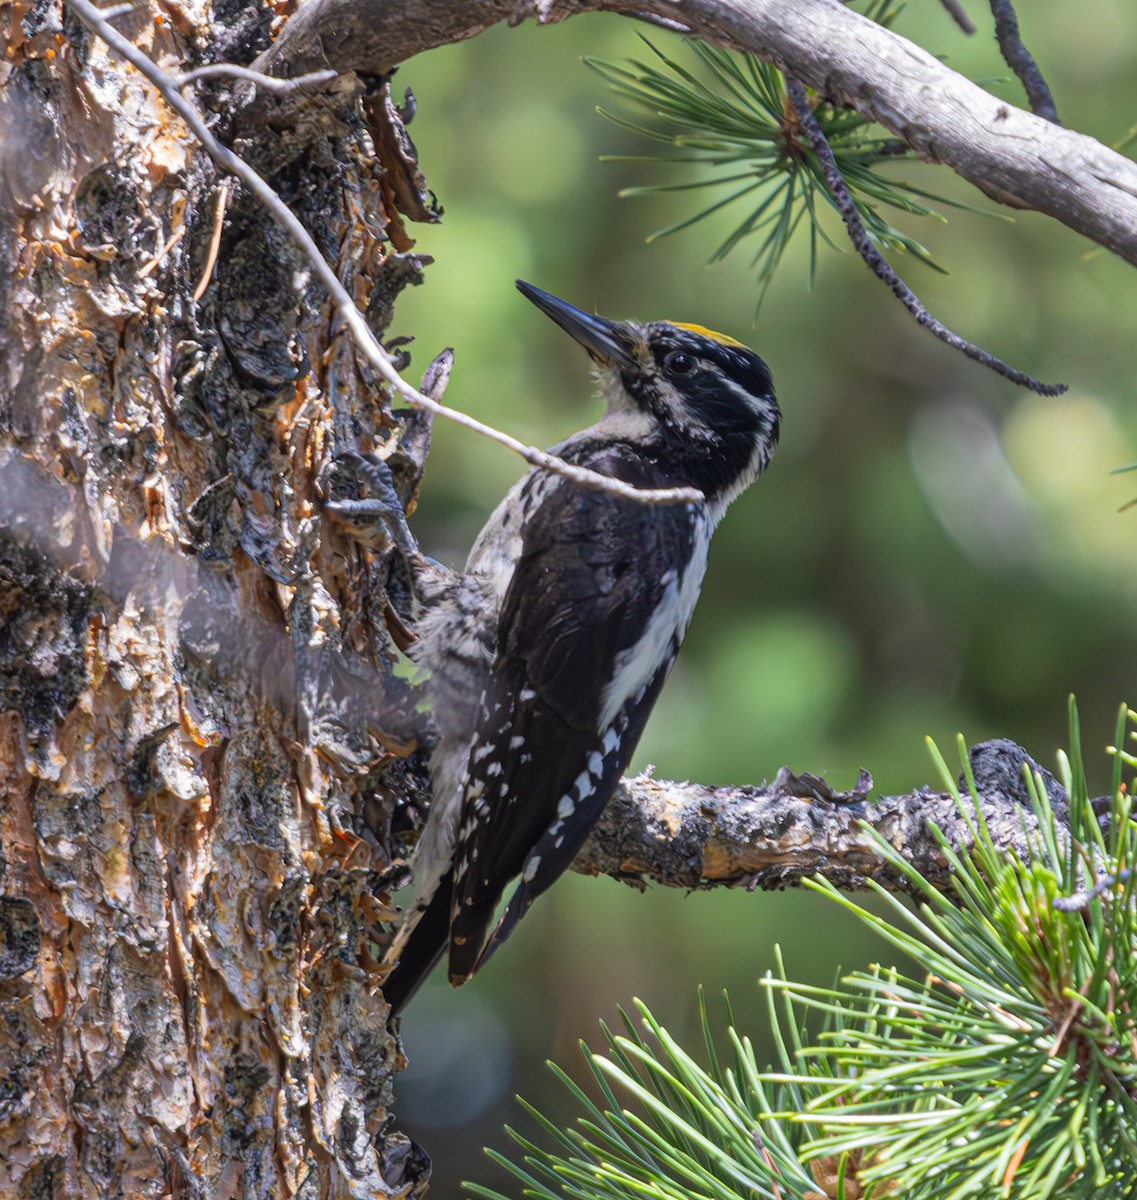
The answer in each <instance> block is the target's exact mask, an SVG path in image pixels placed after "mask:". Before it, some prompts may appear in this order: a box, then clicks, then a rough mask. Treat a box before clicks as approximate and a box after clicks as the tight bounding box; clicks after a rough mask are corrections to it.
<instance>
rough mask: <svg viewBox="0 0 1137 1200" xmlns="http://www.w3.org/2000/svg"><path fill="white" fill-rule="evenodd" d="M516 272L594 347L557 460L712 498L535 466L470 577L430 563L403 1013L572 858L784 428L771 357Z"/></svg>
mask: <svg viewBox="0 0 1137 1200" xmlns="http://www.w3.org/2000/svg"><path fill="white" fill-rule="evenodd" d="M517 286H518V288H519V289H520V290H521V292H522V294H523V295H524V296H526V297H528V299H530V300H531V301H532V302H533V303H534V304H536V305H537V307H538V308H540V309H541V310H542V311H543V312H544V313H546V314H547V315H548V316H550V317H551V318H552V319H553V320H554V321H556V323H557V324H558V325H560V327H561V328H562V329H564V330H565V331H566V332H567V333H569V334H571V335H572V337H574V338H575V339H576V340H577V341H578V342H579V343H580V344H581V345H582V346H583V347H584V348H585V349H586V350H587V351H588V353H589V355H590V356H591V357H592V361H593V363H594V364H595V374H596V377H597V380H598V382H599V386H600V391H601V393H602V395H603V397H604V400H605V401H606V411H605V413H604V415H603V416H602V417H601V419H600V420H599V421H598V422H597V423H596V424H595V425H592V426H590V427H589V428H588V429H585V430H583V431H582V432H580V433H577V434H574V435H573V436H572V437H570V438H569V439H568V440H567V441H564V442H562V443H560V445H558V446H555V447H553V453H555V454H557V455H559V456H560V457H561V458H563V459H565V460H566V461H567V462H570V463H577V464H580V465H581V466H585V467H589V468H591V469H592V470H593V471H597V472H600V473H601V474H604V475H609V476H612V477H614V478H616V479H621V480H624V481H625V482H626V483H629V484H632V485H635V486H636V487H641V488H670V487H682V486H687V487H693V488H697V489H698V490H699V491H700V492H701V493H702V494H703V496H704V497H705V500H704V502H702V503H697V504H695V503H692V504H680V505H648V504H644V503H640V502H638V501H635V500H629V499H624V498H620V497H617V496H614V495H610V494H607V493H605V492H600V491H592V490H586V489H585V488H583V487H581V486H580V485H579V484H578V483H576V482H573V481H572V480H569V479H566V478H565V477H563V476H561V475H557V474H553V473H551V472H549V471H546V470H542V469H539V468H535V469H533V470H531V471H530V472H529V473H528V474H527V475H525V476H524V478H522V479H521V480H520V482H519V483H517V485H516V486H515V487H514V488H513V489H512V490H511V491H510V492H509V494H508V495H507V496H506V497H505V499H504V500H503V501H502V502H501V504H500V505H499V506H498V508H497V510H496V511H495V512H494V514H493V516H491V517H490V519H489V521H488V523H487V524H486V527H485V528H484V529H483V530H482V532H481V535H480V536H479V537H478V540H477V542H476V543H475V544H474V548H473V550H472V551H471V552H470V557H469V560H468V561H467V564H466V570H465V573H464V574H463V575H456V574H454V573H451V572H446V571H444V570H441V569H435V568H432V567H429V566H428V567H427V568H425V569H424V570H423V571H421V572H420V576H419V590H420V595H421V598H422V600H423V603H424V608H425V611H424V614H423V616H422V618H421V620H420V624H419V635H420V640H419V642H418V645H417V647H416V651H417V658H418V661H419V663H420V665H421V666H422V667H423V668H425V669H426V670H427V671H428V672H429V673H430V679H431V685H430V686H431V691H432V693H433V695H432V699H433V706H434V715H435V720H436V722H437V725H438V729H439V742H438V746H437V749H436V750H435V752H434V756H433V759H432V764H431V773H432V781H433V787H432V800H431V808H430V813H429V817H428V819H427V824H426V827H425V829H424V830H423V833H422V836H421V838H420V840H419V844H418V846H417V847H416V850H415V854H414V858H413V861H412V870H413V874H414V883H415V898H414V900H413V902H412V904H411V906H410V908H409V909H408V911H407V913H406V915H405V917H404V919H403V922H402V924H401V926H400V927H399V929H398V930H397V932H396V934H395V938H394V940H393V943H392V945H391V947H390V950H389V951H388V953H387V956H386V963H387V964H388V965H393V964H395V963H397V965H396V966H394V969H393V971H392V973H391V974H390V975H389V976H388V978H387V981H386V983H385V985H384V994H385V996H386V998H387V1000H388V1001H389V1003H390V1004H391V1007H392V1011H393V1012H398V1011H399V1010H400V1009H401V1008H402V1007H403V1006H404V1005H405V1004H406V1002H407V1001H408V1000H409V999H410V998H411V996H412V995H414V993H415V991H416V990H417V988H418V987H419V985H420V984H421V983H422V981H423V980H424V979H425V978H426V976H427V974H428V973H429V972H430V970H431V968H432V967H433V966H434V964H435V963H436V962H437V961H438V959H439V958H440V957H441V956H442V955H443V954H444V953H447V952H448V956H449V975H450V983H451V984H452V985H454V986H457V985H459V984H461V983H464V982H465V981H466V980H467V979H469V978H470V977H471V976H472V975H473V974H474V973H475V972H476V971H477V970H478V969H479V967H481V966H482V965H483V964H484V963H485V962H486V960H487V959H488V958H489V956H490V954H491V953H492V952H493V951H494V950H495V949H496V948H497V947H498V946H499V945H500V944H501V943H502V942H503V941H504V940H505V939H506V938H507V937H508V936H509V934H510V933H511V932H512V930H513V928H514V926H515V925H516V924H517V922H518V921H519V920H520V918H521V917H522V916H523V915H524V914H525V912H526V911H527V910H528V908H529V906H530V905H531V904H532V903H533V901H534V900H535V899H536V897H537V896H539V895H540V894H541V893H542V892H544V891H546V890H547V889H548V888H549V887H550V886H551V885H552V883H553V882H554V880H556V879H557V877H558V876H559V875H561V874H562V872H564V871H565V870H566V869H567V867H568V866H569V864H570V863H571V862H572V860H573V858H574V856H575V855H576V853H577V851H578V850H579V849H580V846H581V844H582V843H583V842H584V840H585V838H586V837H587V836H588V833H589V831H590V830H591V829H592V826H593V825H594V824H595V823H596V820H597V818H598V817H599V816H600V812H601V810H602V809H603V808H604V805H605V804H606V803H607V802H608V799H609V797H610V796H611V795H612V792H613V791H614V789H615V787H616V784H617V783H618V782H619V779H620V777H621V775H622V774H623V772H624V769H625V768H626V767H627V765H628V762H629V761H630V759H631V757H632V753H633V751H634V750H635V747H636V743H637V742H638V741H639V738H640V734H641V733H642V732H643V728H644V725H645V723H646V722H647V718H648V714H649V713H650V712H651V709H652V706H653V705H654V704H655V701H656V698H657V697H658V696H659V693H660V690H661V688H662V687H663V684H664V680H666V678H667V675H668V673H669V672H670V670H671V666H672V664H673V663H674V661H675V656H676V654H677V652H678V650H679V645H680V643H681V642H682V640H683V636H684V634H685V633H686V631H687V626H688V624H689V623H690V620H691V614H692V612H693V611H694V608H695V601H696V600H697V599H698V596H699V589H700V587H701V585H702V582H703V574H704V571H705V570H706V565H707V550H708V548H709V546H710V541H711V534H712V532H713V531H714V529H715V526H716V525H718V523H719V520H720V519H721V517H722V515H723V513H724V512H725V511H726V509H727V506H728V505H729V504H730V503H731V501H732V500H734V499H735V498H736V497H737V496H738V495H739V494H740V493H741V492H743V491H744V490H745V489H746V488H747V487H749V486H750V484H752V483H753V482H754V481H755V480H756V479H757V478H758V476H759V475H760V474H761V473H762V471H763V470H764V469H765V467H766V465H767V463H768V462H769V461H770V457H771V455H772V454H773V453H774V449H775V446H776V445H777V441H778V422H779V411H778V404H777V401H776V400H775V398H774V387H773V383H772V381H771V378H770V372H769V370H768V369H767V367H766V364H765V363H764V362H763V361H762V360H761V359H760V358H759V357H758V355H757V354H755V353H754V352H753V351H752V350H750V349H748V348H747V347H746V346H744V345H742V344H741V343H740V342H736V341H735V340H734V339H733V338H730V337H726V336H725V335H723V334H721V333H714V332H712V331H711V330H709V329H704V328H703V327H702V326H699V325H684V324H677V323H674V322H670V321H654V322H651V323H650V324H640V323H638V322H635V321H626V322H625V321H612V320H608V319H606V318H604V317H599V316H594V315H592V314H591V313H587V312H584V311H583V310H581V309H579V308H576V307H574V306H573V305H571V304H568V303H566V302H565V301H564V300H558V299H557V298H556V297H555V296H551V295H549V293H548V292H543V291H541V290H540V289H539V288H535V287H533V286H531V285H530V284H527V283H521V282H518V285H517ZM514 880H516V888H515V890H514V892H513V894H512V897H511V899H510V901H509V903H508V905H507V907H506V909H505V911H504V913H503V915H502V916H501V918H500V919H499V920H498V921H497V923H496V925H494V927H493V929H492V932H491V929H490V926H491V923H492V922H493V917H494V913H495V911H496V909H497V906H498V903H499V901H500V900H501V897H502V895H503V894H504V892H505V890H506V888H507V887H508V886H509V884H510V883H511V882H512V881H514Z"/></svg>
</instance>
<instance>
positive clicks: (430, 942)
mask: <svg viewBox="0 0 1137 1200" xmlns="http://www.w3.org/2000/svg"><path fill="white" fill-rule="evenodd" d="M451 890H452V887H451V877H450V873H449V872H447V873H446V874H445V875H444V876H443V877H442V881H441V883H440V884H439V886H438V890H437V891H436V892H435V893H434V896H433V897H432V898H431V901H430V903H429V904H428V905H427V907H426V911H425V912H424V913H423V914H422V916H421V917H420V918H419V922H418V924H417V925H416V926H415V927H414V931H413V932H412V933H411V936H410V937H409V938H408V939H407V944H406V946H404V947H403V953H402V955H401V956H400V958H399V962H398V965H397V966H396V967H395V969H394V970H393V971H392V972H391V974H390V975H388V976H387V982H386V983H384V984H383V997H384V999H385V1000H386V1001H387V1003H388V1004H389V1005H390V1006H391V1016H393V1017H395V1016H398V1014H399V1013H401V1012H402V1011H403V1008H404V1007H405V1006H406V1005H407V1004H408V1003H409V1001H410V1000H411V998H412V997H413V996H414V994H415V992H417V991H418V990H419V988H420V987H421V986H422V985H423V983H424V982H425V980H426V977H427V976H428V975H429V974H430V972H431V971H432V970H433V969H434V966H435V964H436V963H437V962H438V960H439V959H440V958H441V957H442V954H443V952H444V951H445V949H446V946H447V944H448V943H449V941H450V895H451Z"/></svg>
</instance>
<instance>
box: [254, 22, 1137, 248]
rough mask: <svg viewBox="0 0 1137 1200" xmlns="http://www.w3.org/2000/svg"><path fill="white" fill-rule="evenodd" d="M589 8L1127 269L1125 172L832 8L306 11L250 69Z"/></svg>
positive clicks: (347, 63)
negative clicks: (677, 41) (673, 31)
mask: <svg viewBox="0 0 1137 1200" xmlns="http://www.w3.org/2000/svg"><path fill="white" fill-rule="evenodd" d="M596 11H605V12H619V13H624V14H626V15H628V16H632V17H637V18H641V19H648V20H651V19H653V18H657V19H664V20H674V21H678V22H680V23H681V25H682V26H683V28H684V31H685V32H689V33H690V35H691V36H694V37H699V38H702V39H705V40H708V41H711V42H712V43H716V44H719V45H727V46H731V47H733V48H735V49H738V50H746V51H751V52H752V53H754V54H757V55H758V56H759V57H761V58H763V59H764V60H766V61H767V62H773V63H776V64H777V65H778V66H779V67H781V68H782V69H783V70H785V71H787V72H789V73H790V74H791V75H793V76H794V77H795V78H797V79H799V80H800V81H801V82H802V83H803V84H805V85H806V86H808V87H813V88H816V89H817V90H818V91H819V92H821V94H823V95H824V96H826V97H827V98H828V99H829V100H831V101H833V102H834V103H836V104H844V105H848V106H849V107H851V108H853V109H855V110H856V111H857V112H859V113H860V114H861V115H862V116H863V117H866V118H867V119H869V120H872V121H875V122H876V123H878V124H880V125H882V126H884V127H885V128H886V129H888V130H889V131H890V132H891V133H892V134H894V135H895V136H896V137H898V138H899V139H900V140H901V141H903V142H905V143H906V144H907V145H909V146H910V147H911V148H912V149H913V150H915V151H916V153H917V154H919V156H920V157H921V158H923V159H925V160H927V161H928V162H938V163H943V164H944V165H946V166H948V167H950V168H951V169H952V170H953V171H955V172H956V173H957V174H958V175H960V176H961V177H962V178H963V179H966V180H968V181H969V182H970V183H972V184H974V185H975V186H976V187H977V188H979V189H980V191H982V192H984V193H985V194H986V195H988V196H990V197H991V198H992V199H994V200H997V201H999V202H1000V203H1002V204H1007V205H1010V206H1012V207H1015V208H1026V209H1033V210H1035V211H1037V212H1040V213H1043V214H1045V215H1047V216H1050V217H1053V218H1054V219H1055V220H1057V221H1060V222H1062V223H1063V224H1064V225H1068V226H1069V227H1070V228H1071V229H1073V230H1075V232H1077V233H1079V234H1081V235H1083V236H1084V237H1086V238H1088V239H1089V240H1091V241H1094V242H1097V243H1098V244H1100V245H1102V246H1105V247H1106V248H1107V249H1109V250H1112V251H1113V252H1114V253H1116V254H1118V255H1120V256H1121V257H1122V258H1124V259H1125V260H1126V261H1127V262H1130V263H1137V164H1135V163H1133V162H1132V161H1131V160H1130V159H1128V158H1126V157H1125V156H1124V155H1121V154H1118V153H1117V152H1116V151H1113V150H1110V149H1109V148H1107V147H1106V146H1103V145H1102V144H1101V143H1100V142H1097V141H1095V140H1094V139H1093V138H1091V137H1087V136H1085V135H1084V134H1080V133H1075V132H1074V131H1072V130H1069V129H1064V128H1062V127H1061V126H1057V125H1053V124H1051V123H1049V122H1048V121H1045V120H1043V119H1042V118H1041V117H1036V116H1034V115H1033V114H1031V113H1027V112H1024V111H1023V110H1021V109H1018V108H1015V107H1014V106H1012V105H1009V104H1007V103H1006V102H1005V101H1002V100H1000V99H998V98H997V97H995V96H993V95H991V94H990V93H989V92H987V91H984V89H983V88H981V87H979V86H978V85H977V84H974V83H972V82H971V81H970V80H969V79H966V78H965V77H963V76H962V75H959V74H958V73H957V72H955V71H953V70H951V68H949V67H947V66H945V65H944V64H943V63H942V62H940V61H939V60H938V59H937V58H935V57H934V56H933V55H932V54H930V53H929V52H928V51H926V50H923V49H922V48H920V47H919V46H916V45H914V44H913V43H912V42H910V41H908V40H906V39H905V38H902V37H900V36H898V35H897V34H895V33H892V32H891V31H890V30H887V29H884V28H882V27H881V26H879V25H877V24H875V23H874V22H872V21H870V20H867V19H866V18H865V17H863V16H861V15H860V14H858V13H856V12H854V11H852V10H850V9H849V8H847V7H846V6H844V5H842V4H839V3H837V0H796V2H795V3H794V4H786V3H784V0H684V3H682V4H679V3H675V2H669V0H653V2H645V0H539V2H537V3H534V4H532V5H527V4H524V3H519V4H514V3H511V2H509V0H392V2H391V3H387V4H383V5H379V6H376V5H373V4H367V3H364V2H363V0H309V2H308V3H306V4H303V5H301V6H300V8H299V9H298V10H297V11H296V12H295V13H294V14H293V15H292V16H291V17H290V18H289V19H288V20H287V22H286V23H285V25H284V27H283V29H282V30H281V32H280V35H279V36H278V38H277V40H276V42H275V43H274V44H273V46H272V47H271V48H270V49H269V50H267V51H266V52H265V53H264V54H263V55H262V56H261V57H260V59H258V61H257V62H256V63H255V64H254V66H255V67H256V68H257V69H258V70H262V71H267V72H269V73H271V74H273V75H284V74H288V75H295V74H299V73H301V72H304V71H310V70H318V69H320V68H322V67H327V66H329V65H330V66H332V67H335V68H337V69H339V70H357V71H362V72H366V73H371V74H382V73H384V72H386V71H389V70H390V69H391V68H392V67H394V66H395V65H397V64H398V63H400V62H403V61H405V60H406V59H408V58H410V57H411V56H412V55H415V54H418V53H420V52H421V51H423V50H428V49H431V48H433V47H435V46H440V45H443V44H446V43H449V42H454V41H460V40H463V39H465V38H469V37H473V36H474V35H475V34H477V33H480V32H481V31H482V30H483V29H485V28H487V27H488V26H490V25H494V24H496V23H498V22H500V21H502V20H511V21H513V22H515V23H516V22H517V21H519V20H522V19H523V18H524V17H525V16H528V15H533V16H534V17H536V18H537V19H538V20H540V21H544V22H553V21H559V20H564V19H565V18H567V17H569V16H573V15H575V14H577V13H581V12H596ZM270 103H271V98H269V97H263V96H261V97H258V98H257V101H255V102H254V104H253V105H252V106H251V107H250V108H249V109H248V110H246V112H245V113H244V115H243V116H242V118H241V121H242V123H243V124H244V125H245V127H246V128H255V127H256V126H257V125H258V124H259V123H260V122H261V121H262V120H263V117H264V111H265V109H264V106H265V105H267V104H270Z"/></svg>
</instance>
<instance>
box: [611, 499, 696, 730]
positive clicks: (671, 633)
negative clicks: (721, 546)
mask: <svg viewBox="0 0 1137 1200" xmlns="http://www.w3.org/2000/svg"><path fill="white" fill-rule="evenodd" d="M711 530H712V526H711V523H710V521H708V520H706V519H705V518H704V517H702V516H700V517H699V518H698V519H697V522H696V526H695V529H694V537H693V544H692V546H691V553H690V556H689V557H687V558H686V559H685V560H684V561H683V562H680V563H672V564H670V565H667V566H665V568H664V570H663V574H662V575H661V577H660V582H661V584H662V590H661V593H660V595H659V600H658V602H657V603H656V605H655V607H654V609H653V610H652V612H651V613H649V614H644V616H645V620H644V624H643V627H642V629H643V632H642V633H641V634H640V636H639V637H638V638H637V639H636V641H635V642H633V643H632V644H631V645H630V646H628V647H626V648H625V649H624V650H621V651H620V653H619V654H617V655H616V658H615V660H614V661H613V664H612V677H611V679H610V680H609V682H608V684H607V686H606V687H605V688H604V692H603V696H602V699H601V706H600V714H599V717H598V720H597V730H598V731H599V732H600V733H603V732H604V731H605V730H606V729H608V728H609V727H610V726H611V724H612V722H613V721H614V720H615V718H616V714H617V713H618V712H619V711H620V710H621V709H622V708H623V707H624V705H625V704H626V703H627V702H628V701H629V700H631V701H632V702H633V703H636V702H638V700H639V699H641V698H642V696H643V693H644V691H645V690H646V689H647V686H648V684H650V683H651V681H652V679H653V678H654V677H655V675H656V673H657V672H658V671H659V669H660V667H661V666H662V667H663V668H664V669H665V670H670V668H671V664H672V663H673V662H674V661H675V656H676V654H678V652H679V647H680V645H681V644H682V642H683V637H684V635H685V634H686V632H687V626H688V625H689V624H690V623H691V615H692V613H694V611H695V604H696V602H697V601H698V599H699V591H700V589H701V588H702V586H703V576H704V575H705V574H706V570H707V551H708V549H709V548H710V542H711Z"/></svg>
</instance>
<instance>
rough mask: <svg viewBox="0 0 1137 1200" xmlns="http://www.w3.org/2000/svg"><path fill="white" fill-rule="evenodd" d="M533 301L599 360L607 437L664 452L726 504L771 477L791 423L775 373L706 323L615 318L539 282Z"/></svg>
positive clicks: (529, 293) (527, 287)
mask: <svg viewBox="0 0 1137 1200" xmlns="http://www.w3.org/2000/svg"><path fill="white" fill-rule="evenodd" d="M517 286H518V288H519V289H520V291H521V293H522V294H523V295H524V296H526V297H527V298H528V299H530V300H532V301H533V303H534V304H536V305H537V307H538V308H540V309H541V310H542V311H543V312H545V313H546V314H547V315H548V316H550V317H551V318H552V319H553V320H554V321H556V322H557V324H558V325H560V326H561V328H562V329H564V330H565V331H566V332H568V333H570V334H571V335H572V336H573V337H574V338H575V339H576V340H577V341H578V342H580V344H581V345H582V346H584V348H585V349H586V350H587V351H588V353H589V354H590V355H591V357H592V360H593V362H594V363H595V364H596V371H597V376H598V378H599V380H600V386H601V390H602V391H603V393H604V398H605V400H606V401H607V404H608V412H607V414H606V416H605V418H604V420H603V421H601V422H600V425H599V426H597V430H598V432H606V433H608V434H610V435H612V436H614V437H627V439H628V440H629V441H632V440H634V441H636V442H637V443H638V444H641V445H649V444H651V445H655V444H658V445H659V448H660V449H659V453H660V454H661V456H666V458H667V460H668V461H669V463H672V464H673V465H674V466H675V468H676V470H677V472H678V473H679V474H680V475H683V476H685V477H686V478H687V481H688V482H690V483H691V484H692V485H693V486H695V487H697V488H699V489H700V490H701V491H702V492H703V494H704V495H705V496H706V497H707V499H708V500H709V501H711V502H712V503H715V504H719V505H721V506H722V507H725V505H726V504H729V503H730V501H731V500H733V499H734V497H735V496H737V495H738V494H739V493H740V492H741V491H742V490H743V489H744V488H746V487H748V486H749V485H750V484H751V483H753V481H754V480H755V479H756V478H757V477H758V476H759V475H760V474H761V472H762V470H763V469H764V468H765V466H766V464H767V463H768V462H769V461H770V458H771V456H772V455H773V453H774V450H775V448H776V447H777V444H778V428H779V422H780V418H781V414H780V411H779V409H778V402H777V399H776V398H775V396H774V383H773V380H772V378H771V376H770V371H769V368H768V367H767V366H766V364H765V363H764V362H763V361H762V359H761V358H759V357H758V355H757V354H755V353H754V351H753V350H751V349H750V348H749V347H747V346H744V345H743V344H742V343H741V342H738V341H735V340H734V338H731V337H727V336H726V335H725V334H722V333H715V332H714V331H713V330H710V329H706V328H704V327H703V326H702V325H688V324H683V323H680V322H673V321H652V322H650V323H649V324H640V323H639V322H637V321H612V320H609V319H608V318H607V317H599V316H595V315H594V314H592V313H587V312H585V311H584V310H583V309H579V308H577V307H575V305H572V304H569V303H567V302H566V301H564V300H560V299H558V298H557V297H556V296H551V295H550V294H549V293H548V292H544V291H541V289H540V288H535V287H533V286H532V285H531V284H528V283H522V282H520V281H518V284H517Z"/></svg>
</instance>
